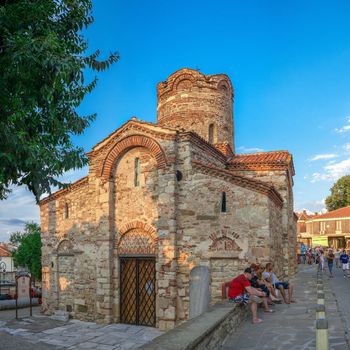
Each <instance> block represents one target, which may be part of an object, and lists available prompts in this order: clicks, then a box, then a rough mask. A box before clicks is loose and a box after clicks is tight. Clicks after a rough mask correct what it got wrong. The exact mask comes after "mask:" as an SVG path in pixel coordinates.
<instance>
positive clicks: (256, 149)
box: [237, 146, 264, 153]
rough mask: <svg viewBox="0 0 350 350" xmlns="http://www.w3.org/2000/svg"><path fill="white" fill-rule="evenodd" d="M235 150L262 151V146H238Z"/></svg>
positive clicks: (245, 151) (246, 151) (243, 151)
mask: <svg viewBox="0 0 350 350" xmlns="http://www.w3.org/2000/svg"><path fill="white" fill-rule="evenodd" d="M237 151H241V152H242V153H256V152H264V150H263V149H262V148H257V147H251V148H248V147H245V146H240V147H238V148H237Z"/></svg>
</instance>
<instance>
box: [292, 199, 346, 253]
mask: <svg viewBox="0 0 350 350" xmlns="http://www.w3.org/2000/svg"><path fill="white" fill-rule="evenodd" d="M297 234H298V242H304V243H305V245H307V246H309V247H311V245H313V246H317V245H322V246H331V247H334V248H350V206H348V207H344V208H340V209H337V210H333V211H330V212H328V213H325V214H321V215H317V214H316V215H308V214H307V213H306V211H304V212H302V213H300V214H299V219H298V224H297Z"/></svg>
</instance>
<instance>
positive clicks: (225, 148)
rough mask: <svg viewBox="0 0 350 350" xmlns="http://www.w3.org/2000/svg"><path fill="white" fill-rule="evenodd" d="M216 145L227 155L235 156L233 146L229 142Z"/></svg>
mask: <svg viewBox="0 0 350 350" xmlns="http://www.w3.org/2000/svg"><path fill="white" fill-rule="evenodd" d="M214 147H215V148H216V149H217V150H219V151H220V152H221V153H223V154H224V155H225V156H226V157H231V156H233V152H232V148H231V146H230V145H229V143H228V142H222V143H215V144H214Z"/></svg>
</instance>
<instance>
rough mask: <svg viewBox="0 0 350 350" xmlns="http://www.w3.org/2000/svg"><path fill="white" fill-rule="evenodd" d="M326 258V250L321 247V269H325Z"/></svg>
mask: <svg viewBox="0 0 350 350" xmlns="http://www.w3.org/2000/svg"><path fill="white" fill-rule="evenodd" d="M324 260H325V256H324V251H323V250H322V249H321V250H320V265H319V266H320V269H321V271H323V270H324Z"/></svg>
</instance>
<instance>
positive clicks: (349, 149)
mask: <svg viewBox="0 0 350 350" xmlns="http://www.w3.org/2000/svg"><path fill="white" fill-rule="evenodd" d="M343 147H344V149H345V151H346V152H347V153H350V143H346V144H345V145H344V146H343Z"/></svg>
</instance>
